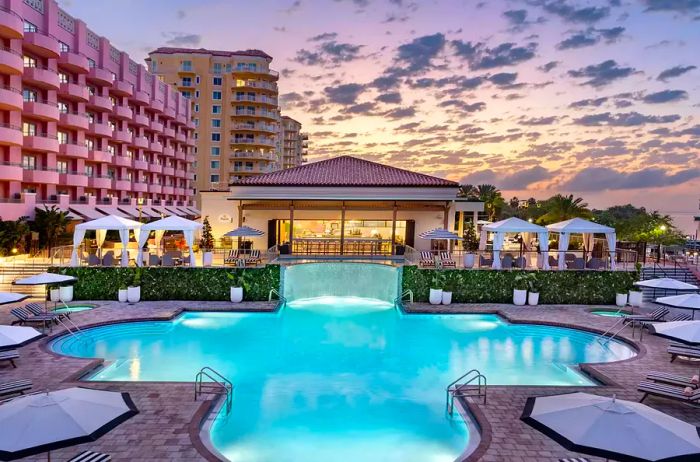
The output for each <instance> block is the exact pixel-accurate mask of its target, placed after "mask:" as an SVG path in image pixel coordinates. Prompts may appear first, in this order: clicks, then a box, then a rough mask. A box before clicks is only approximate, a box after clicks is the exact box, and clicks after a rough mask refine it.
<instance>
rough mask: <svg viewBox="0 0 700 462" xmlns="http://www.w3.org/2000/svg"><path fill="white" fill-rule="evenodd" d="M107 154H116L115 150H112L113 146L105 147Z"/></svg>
mask: <svg viewBox="0 0 700 462" xmlns="http://www.w3.org/2000/svg"><path fill="white" fill-rule="evenodd" d="M107 152H108V153H110V154H112V155H114V154H116V152H117V150H116V149H115V148H114V145H113V144H108V145H107Z"/></svg>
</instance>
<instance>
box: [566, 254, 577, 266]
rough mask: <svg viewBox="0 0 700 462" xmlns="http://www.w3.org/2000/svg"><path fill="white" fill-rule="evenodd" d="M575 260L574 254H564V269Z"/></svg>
mask: <svg viewBox="0 0 700 462" xmlns="http://www.w3.org/2000/svg"><path fill="white" fill-rule="evenodd" d="M574 260H576V254H573V253H565V254H564V262H565V263H566V267H567V268H568V267H569V265H570V264H572V263H573V262H574Z"/></svg>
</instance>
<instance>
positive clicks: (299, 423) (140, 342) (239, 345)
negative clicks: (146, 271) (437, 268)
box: [52, 297, 634, 462]
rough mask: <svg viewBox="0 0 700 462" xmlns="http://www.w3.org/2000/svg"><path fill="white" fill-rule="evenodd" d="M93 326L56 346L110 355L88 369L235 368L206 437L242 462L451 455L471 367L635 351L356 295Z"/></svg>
mask: <svg viewBox="0 0 700 462" xmlns="http://www.w3.org/2000/svg"><path fill="white" fill-rule="evenodd" d="M85 332H86V334H87V335H89V336H90V337H91V338H92V339H93V340H94V343H93V342H86V341H76V340H75V339H74V338H72V337H63V338H59V339H57V340H56V341H55V342H54V343H53V344H52V347H53V349H54V350H55V351H57V352H59V353H62V354H66V355H71V356H79V357H103V358H106V359H107V360H108V361H111V362H112V363H111V365H109V366H108V367H106V368H105V369H103V370H100V371H99V372H98V373H97V374H95V375H94V376H93V377H91V378H90V380H108V381H109V380H116V381H119V380H127V381H159V380H163V381H192V380H193V379H194V376H195V374H196V372H197V371H198V370H199V369H200V368H201V367H202V366H204V365H208V366H211V367H213V368H214V369H216V370H219V371H220V372H222V373H223V374H224V375H225V376H227V377H229V378H230V379H231V380H232V381H233V382H234V384H235V387H236V388H235V395H234V401H233V408H232V412H231V414H230V415H228V416H223V415H220V416H218V417H217V419H216V420H215V422H214V425H213V427H212V429H211V439H212V442H213V444H214V446H215V447H216V448H217V449H218V450H219V451H221V453H222V454H224V455H225V456H226V457H227V458H228V459H229V460H231V461H234V462H253V461H255V462H268V461H282V462H292V461H300V460H303V461H305V462H322V461H323V462H328V461H334V462H346V461H347V462H350V461H353V462H355V461H360V460H361V461H368V462H380V461H381V462H398V461H408V462H426V461H427V462H448V461H453V460H454V459H455V458H456V457H458V456H459V454H461V452H462V451H463V450H464V449H465V447H466V446H467V441H468V438H469V435H468V429H467V426H466V424H465V423H464V422H463V421H462V419H461V418H459V417H457V416H456V417H453V418H449V419H448V418H447V417H446V415H445V386H446V385H447V384H448V383H449V382H451V381H452V380H454V379H455V378H457V377H459V376H460V375H462V374H463V373H464V372H466V371H467V370H469V369H471V368H478V369H480V370H481V371H482V372H483V373H484V374H485V375H486V376H487V378H488V381H489V385H495V384H519V385H525V384H528V385H593V383H592V382H591V381H590V380H589V379H588V378H586V377H585V376H583V375H581V374H580V373H578V372H577V371H576V370H575V368H572V367H571V366H572V365H576V364H578V363H581V362H600V361H615V360H620V359H626V358H629V357H631V356H632V355H633V354H634V352H633V350H631V349H630V348H628V347H627V346H626V345H624V344H621V343H616V342H610V343H608V344H607V346H604V345H601V344H600V343H598V342H597V341H595V336H594V335H592V334H589V333H585V332H582V331H577V330H571V329H563V328H555V327H546V326H536V325H522V324H520V325H516V324H508V323H506V322H504V321H503V320H501V319H500V318H499V317H497V316H495V315H404V314H402V313H401V312H400V311H398V310H397V309H395V308H394V307H393V306H392V305H391V304H389V303H386V302H382V301H378V300H367V299H359V298H352V297H343V298H337V297H323V298H317V299H310V300H297V301H294V302H291V303H290V304H289V305H287V306H286V307H285V308H283V309H282V310H281V311H280V312H279V313H186V314H184V315H182V316H180V317H179V318H177V319H175V320H173V321H172V322H133V323H125V324H114V325H109V326H102V327H96V328H93V329H88V330H86V331H85ZM183 399H191V398H189V397H186V398H185V397H183Z"/></svg>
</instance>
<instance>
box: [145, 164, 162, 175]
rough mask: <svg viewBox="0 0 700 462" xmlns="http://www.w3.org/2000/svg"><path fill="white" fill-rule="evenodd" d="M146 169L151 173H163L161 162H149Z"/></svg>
mask: <svg viewBox="0 0 700 462" xmlns="http://www.w3.org/2000/svg"><path fill="white" fill-rule="evenodd" d="M148 171H149V172H151V173H163V166H162V165H161V164H149V165H148Z"/></svg>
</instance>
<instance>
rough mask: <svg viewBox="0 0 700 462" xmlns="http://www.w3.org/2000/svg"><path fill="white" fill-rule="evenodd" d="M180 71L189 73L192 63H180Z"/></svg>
mask: <svg viewBox="0 0 700 462" xmlns="http://www.w3.org/2000/svg"><path fill="white" fill-rule="evenodd" d="M182 70H183V71H191V70H192V61H182Z"/></svg>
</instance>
